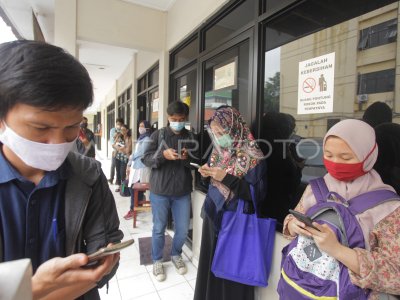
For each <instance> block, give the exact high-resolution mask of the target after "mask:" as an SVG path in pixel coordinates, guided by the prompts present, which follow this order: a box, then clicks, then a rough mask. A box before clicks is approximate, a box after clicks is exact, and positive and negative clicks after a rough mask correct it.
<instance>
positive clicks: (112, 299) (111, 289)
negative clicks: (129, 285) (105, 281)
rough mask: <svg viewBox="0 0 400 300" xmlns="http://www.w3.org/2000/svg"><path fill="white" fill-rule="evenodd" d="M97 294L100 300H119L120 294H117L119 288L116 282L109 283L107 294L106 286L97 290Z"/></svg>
mask: <svg viewBox="0 0 400 300" xmlns="http://www.w3.org/2000/svg"><path fill="white" fill-rule="evenodd" d="M114 278H115V276H114ZM99 294H100V298H101V299H102V300H121V294H120V292H119V287H118V283H117V281H116V280H115V281H110V282H109V286H108V294H107V286H106V285H105V286H104V287H103V288H101V289H99Z"/></svg>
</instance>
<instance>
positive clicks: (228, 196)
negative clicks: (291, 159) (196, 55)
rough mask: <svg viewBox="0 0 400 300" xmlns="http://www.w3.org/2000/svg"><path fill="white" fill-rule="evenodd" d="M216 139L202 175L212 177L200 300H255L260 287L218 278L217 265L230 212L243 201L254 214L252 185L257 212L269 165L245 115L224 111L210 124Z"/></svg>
mask: <svg viewBox="0 0 400 300" xmlns="http://www.w3.org/2000/svg"><path fill="white" fill-rule="evenodd" d="M209 134H210V137H211V139H212V140H213V144H214V148H213V150H212V153H211V156H210V159H209V162H208V163H207V164H205V165H203V166H202V167H201V168H200V169H199V172H200V173H201V175H202V176H203V177H206V178H210V185H209V189H208V193H207V195H206V199H205V202H204V205H203V209H202V217H203V229H202V240H201V250H200V260H199V268H198V270H197V280H196V288H195V295H194V299H195V300H214V299H218V300H225V299H229V300H235V299H254V287H253V286H248V285H244V284H240V283H237V282H233V281H229V280H225V279H221V278H217V277H215V276H214V274H213V273H212V272H211V264H212V260H213V255H214V251H215V247H216V242H217V235H218V231H219V229H220V226H221V219H222V215H223V213H224V212H225V211H227V210H230V211H235V210H236V206H237V201H238V199H239V198H240V199H243V200H245V201H246V207H245V212H246V211H247V212H249V213H250V212H253V206H252V205H251V204H250V203H251V202H252V198H251V193H250V185H252V186H253V187H254V191H255V199H256V201H257V202H256V203H257V207H259V206H260V203H259V202H258V201H259V199H263V198H264V197H263V194H264V193H265V187H266V185H265V182H264V181H265V178H266V176H265V173H266V167H265V161H264V160H263V153H262V152H261V150H260V149H259V147H258V145H257V143H256V142H255V140H254V138H253V136H252V134H251V133H250V130H249V128H248V126H247V125H246V123H245V121H244V120H243V117H242V116H241V115H240V113H239V112H238V111H237V110H236V109H235V108H232V107H229V106H222V107H220V108H218V109H217V110H216V111H215V113H214V115H213V116H212V117H211V119H210V120H209Z"/></svg>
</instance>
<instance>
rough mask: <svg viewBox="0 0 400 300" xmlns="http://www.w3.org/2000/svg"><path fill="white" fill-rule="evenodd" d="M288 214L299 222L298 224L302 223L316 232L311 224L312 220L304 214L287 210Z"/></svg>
mask: <svg viewBox="0 0 400 300" xmlns="http://www.w3.org/2000/svg"><path fill="white" fill-rule="evenodd" d="M289 213H291V214H292V215H293V216H294V217H295V218H296V219H297V220H299V221H300V222H303V223H304V224H305V225H306V226H308V227H311V228H314V229H315V230H318V231H319V229H317V228H316V227H315V226H314V225H313V224H312V222H313V221H312V220H311V218H310V217H309V216H306V215H305V214H302V213H300V212H298V211H295V210H293V209H289Z"/></svg>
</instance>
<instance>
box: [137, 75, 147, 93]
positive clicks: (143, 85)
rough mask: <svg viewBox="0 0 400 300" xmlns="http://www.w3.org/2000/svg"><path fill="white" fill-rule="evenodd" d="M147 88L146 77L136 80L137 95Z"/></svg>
mask: <svg viewBox="0 0 400 300" xmlns="http://www.w3.org/2000/svg"><path fill="white" fill-rule="evenodd" d="M146 88H147V81H146V75H145V76H143V77H142V78H139V79H138V94H139V93H141V92H143V91H144V90H145V89H146Z"/></svg>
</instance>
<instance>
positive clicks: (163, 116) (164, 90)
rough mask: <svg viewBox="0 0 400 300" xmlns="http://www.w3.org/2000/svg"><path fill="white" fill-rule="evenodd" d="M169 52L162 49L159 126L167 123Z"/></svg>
mask: <svg viewBox="0 0 400 300" xmlns="http://www.w3.org/2000/svg"><path fill="white" fill-rule="evenodd" d="M168 66H169V54H168V51H161V53H160V60H159V68H160V69H159V74H160V75H159V76H160V77H159V87H158V89H159V94H160V102H159V112H158V128H161V127H163V126H165V125H167V112H166V111H167V106H168V92H169V91H168V83H169V71H168V70H169V67H168Z"/></svg>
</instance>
